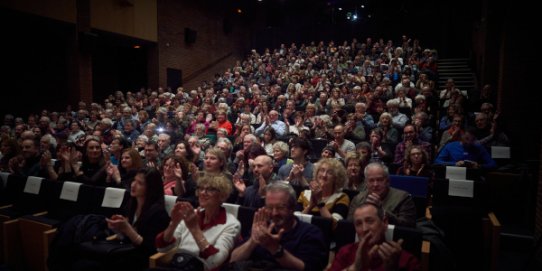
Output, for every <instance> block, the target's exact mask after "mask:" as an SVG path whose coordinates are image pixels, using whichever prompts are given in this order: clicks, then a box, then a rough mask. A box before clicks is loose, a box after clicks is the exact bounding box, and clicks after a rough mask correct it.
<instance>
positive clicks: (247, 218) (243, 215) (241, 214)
mask: <svg viewBox="0 0 542 271" xmlns="http://www.w3.org/2000/svg"><path fill="white" fill-rule="evenodd" d="M222 207H224V208H225V209H226V212H228V213H230V214H232V215H233V216H235V217H236V218H237V220H239V222H240V223H241V237H242V238H243V239H246V238H250V231H251V230H252V222H253V220H254V213H255V212H256V209H254V208H250V207H246V206H241V205H238V204H232V203H222Z"/></svg>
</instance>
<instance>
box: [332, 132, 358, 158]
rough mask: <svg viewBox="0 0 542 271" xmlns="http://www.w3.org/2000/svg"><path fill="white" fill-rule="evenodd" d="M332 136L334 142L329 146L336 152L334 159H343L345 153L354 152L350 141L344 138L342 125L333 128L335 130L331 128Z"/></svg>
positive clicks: (354, 146)
mask: <svg viewBox="0 0 542 271" xmlns="http://www.w3.org/2000/svg"><path fill="white" fill-rule="evenodd" d="M333 135H334V136H335V140H334V141H333V142H331V143H330V145H332V146H333V148H334V149H335V150H336V153H335V158H342V159H344V158H345V157H346V153H348V152H353V151H355V150H356V145H354V143H352V141H350V140H348V139H345V138H344V136H345V135H346V131H345V128H344V126H343V125H337V126H335V128H333Z"/></svg>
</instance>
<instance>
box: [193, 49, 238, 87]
mask: <svg viewBox="0 0 542 271" xmlns="http://www.w3.org/2000/svg"><path fill="white" fill-rule="evenodd" d="M231 55H233V52H229V53H227V54H225V55H224V56H222V57H220V58H218V59H216V60H214V61H213V62H211V63H209V64H207V65H205V67H203V68H201V69H199V70H196V71H195V72H193V73H191V74H190V75H188V76H186V77H185V78H183V85H185V84H186V83H187V82H190V80H193V79H194V78H196V77H197V76H198V75H200V74H202V73H204V72H206V71H207V70H209V69H210V68H212V67H213V66H215V65H216V64H218V63H219V62H220V61H222V60H224V59H226V58H228V57H230V56H231Z"/></svg>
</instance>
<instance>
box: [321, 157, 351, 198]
mask: <svg viewBox="0 0 542 271" xmlns="http://www.w3.org/2000/svg"><path fill="white" fill-rule="evenodd" d="M322 165H329V168H330V170H331V174H332V175H333V177H335V178H334V179H333V180H334V184H335V187H334V189H335V192H338V191H340V190H341V189H342V188H343V186H344V184H345V183H346V168H345V167H344V165H343V163H342V162H341V161H339V160H338V159H335V158H322V159H320V160H318V163H316V165H315V166H314V172H313V176H314V177H315V178H316V175H317V174H318V171H319V170H320V168H321V167H322Z"/></svg>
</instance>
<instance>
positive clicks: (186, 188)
mask: <svg viewBox="0 0 542 271" xmlns="http://www.w3.org/2000/svg"><path fill="white" fill-rule="evenodd" d="M162 179H163V180H164V194H166V195H175V196H178V197H179V198H190V199H192V198H193V197H194V195H195V190H196V185H195V183H194V182H193V181H192V176H191V174H190V171H189V164H188V161H186V159H184V158H181V157H177V156H168V157H167V158H166V159H165V160H164V163H163V166H162Z"/></svg>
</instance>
